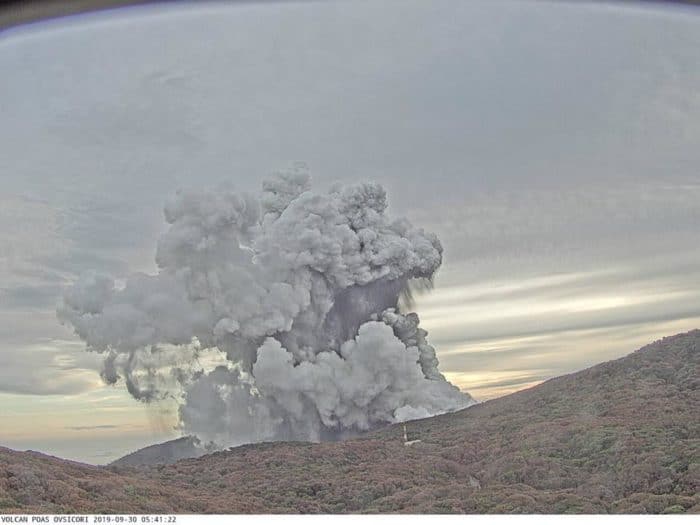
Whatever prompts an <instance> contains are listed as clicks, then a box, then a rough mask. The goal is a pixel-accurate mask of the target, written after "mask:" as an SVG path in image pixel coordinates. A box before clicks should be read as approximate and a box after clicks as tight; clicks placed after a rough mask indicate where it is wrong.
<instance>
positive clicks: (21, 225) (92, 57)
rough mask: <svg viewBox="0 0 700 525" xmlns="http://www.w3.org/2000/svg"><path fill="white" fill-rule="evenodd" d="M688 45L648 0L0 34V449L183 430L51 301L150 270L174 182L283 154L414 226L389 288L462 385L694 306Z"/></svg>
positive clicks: (221, 11)
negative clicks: (396, 285) (84, 279)
mask: <svg viewBox="0 0 700 525" xmlns="http://www.w3.org/2000/svg"><path fill="white" fill-rule="evenodd" d="M699 49H700V13H698V11H697V10H696V8H692V7H687V6H686V7H679V6H663V5H656V4H652V3H640V4H634V3H625V4H612V3H601V4H597V3H554V2H529V1H513V2H498V3H494V2H486V1H485V2H459V1H445V0H438V1H431V2H423V1H408V2H406V1H402V2H390V1H382V2H323V3H321V2H308V3H307V2H299V3H296V2H282V3H268V2H262V3H240V4H237V3H232V4H228V5H225V4H223V3H216V2H214V3H179V2H178V3H175V4H173V5H153V6H144V7H131V8H126V9H117V10H112V11H105V12H101V13H94V14H85V15H80V16H76V17H70V18H66V19H58V20H52V21H46V22H41V23H37V24H33V25H30V26H17V27H14V28H10V29H7V30H4V31H2V32H0V71H3V72H4V74H3V79H2V82H0V101H2V103H0V144H1V146H0V180H1V181H2V191H1V192H0V246H1V247H2V248H1V249H0V446H6V447H10V448H13V449H18V450H25V449H33V450H38V451H42V452H45V453H47V454H51V455H56V456H60V457H62V458H67V459H74V460H78V461H82V462H87V463H91V464H104V463H108V462H110V461H112V460H114V459H116V458H118V457H121V456H123V455H125V454H127V453H129V452H132V451H134V450H136V449H138V448H141V447H144V446H147V445H151V444H153V443H158V442H162V441H166V440H169V439H173V438H176V437H179V436H180V435H181V434H182V432H181V431H180V430H178V429H176V428H175V427H176V425H177V424H178V415H177V412H178V402H177V400H175V399H172V398H168V397H167V396H166V398H165V399H162V400H156V401H153V402H151V403H145V402H139V401H137V400H135V399H133V398H132V396H131V395H130V394H129V392H128V391H127V389H126V388H125V383H124V380H123V379H121V380H120V381H118V382H117V383H116V384H115V385H107V384H105V381H104V380H103V378H102V377H101V375H100V374H101V372H103V370H104V367H103V362H104V358H105V355H99V354H97V353H95V352H87V351H86V350H85V346H86V345H85V342H84V341H83V340H81V339H80V338H79V337H78V336H77V335H76V334H75V333H74V330H73V325H71V323H70V322H68V323H65V322H64V324H61V322H59V319H58V318H57V313H56V310H57V308H59V310H60V307H61V304H62V300H63V299H62V298H63V297H64V294H65V293H66V291H67V290H70V289H71V286H72V285H73V284H74V283H76V282H79V280H80V279H81V276H84V275H87V274H89V272H97V274H103V275H110V276H112V277H113V278H114V279H115V283H116V286H117V288H119V287H122V286H124V285H125V284H126V283H127V282H128V279H129V276H130V275H132V274H133V273H134V272H144V273H146V274H149V275H154V274H156V273H157V271H158V268H157V266H156V262H155V261H156V246H157V244H158V240H159V239H161V238H162V237H163V236H164V235H167V233H168V232H169V231H170V230H169V229H168V228H169V227H170V226H171V225H170V224H168V223H167V222H166V220H165V218H164V212H163V210H164V207H166V208H167V206H168V205H169V203H172V202H173V198H174V197H173V196H174V195H175V194H176V191H178V190H180V189H184V190H185V191H194V192H207V191H213V192H214V194H217V192H219V191H220V190H217V189H215V188H220V187H222V185H227V186H228V187H230V188H231V191H232V192H234V193H236V194H238V193H249V194H258V193H260V190H261V186H262V181H263V180H264V179H267V178H269V177H270V176H271V175H272V174H274V173H277V172H280V171H284V170H292V171H293V170H294V169H297V168H295V166H297V167H299V166H302V164H301V163H303V165H305V166H306V167H308V173H309V174H310V176H311V181H312V187H313V191H314V192H317V193H318V194H319V195H321V194H322V195H327V194H328V192H329V191H330V190H331V189H332V188H333V187H334V185H335V184H339V185H341V186H343V187H352V186H353V185H356V184H357V183H360V182H372V183H377V184H379V185H381V186H382V187H383V188H384V189H385V190H386V199H387V203H388V207H387V210H386V214H387V217H391V218H392V219H393V218H400V217H405V218H406V219H408V220H409V221H410V223H411V224H412V225H413V226H415V227H416V228H422V229H424V230H425V232H430V233H434V234H435V235H436V236H437V238H438V239H439V243H440V245H441V247H442V255H441V265H440V264H437V261H435V260H433V261H432V262H433V263H434V264H436V266H435V267H434V268H433V266H430V265H428V266H430V268H429V269H430V270H431V271H432V270H435V269H436V268H438V266H439V269H437V270H436V273H435V275H434V278H433V286H432V289H425V290H422V289H419V287H416V288H415V289H414V294H413V300H412V301H411V304H410V308H407V307H406V308H405V311H406V312H410V311H412V312H416V313H417V314H418V316H419V317H420V327H421V328H423V329H425V330H427V332H428V335H427V341H428V343H429V344H430V345H432V347H434V349H435V353H436V357H437V359H438V360H439V367H437V368H439V372H440V373H442V374H443V375H444V378H445V380H446V382H449V383H452V384H453V385H456V386H457V387H459V389H461V390H462V391H463V392H465V393H468V394H469V395H471V396H472V397H473V398H475V399H476V400H478V401H484V400H488V399H492V398H495V397H500V396H503V395H506V394H509V393H512V392H514V391H516V390H521V389H523V388H527V387H530V386H534V385H537V384H539V383H541V382H542V381H544V380H546V379H548V378H552V377H556V376H560V375H562V374H566V373H570V372H573V371H577V370H581V369H584V368H586V367H589V366H591V365H594V364H596V363H600V362H603V361H607V360H610V359H614V358H618V357H621V356H623V355H626V354H628V353H630V352H631V351H633V350H635V349H637V348H639V347H641V346H642V345H644V344H647V343H649V342H651V341H654V340H656V339H659V338H661V337H663V336H667V335H672V334H676V333H680V332H686V331H688V330H691V329H695V328H698V327H700V288H699V287H698V285H697V283H699V282H700V228H699V227H698V225H700V173H699V172H698V166H699V165H700V147H698V144H699V138H700V53H699V52H698V50H699ZM212 188H214V190H212ZM304 188H306V186H304ZM276 191H277V190H276ZM280 191H282V190H280ZM290 191H291V190H290ZM282 193H284V192H283V191H282ZM363 195H364V197H367V193H364V194H363ZM346 197H347V199H350V197H352V199H355V196H354V195H351V196H350V197H348V195H346ZM357 198H358V199H359V197H357ZM367 198H368V199H369V201H368V202H370V201H372V202H375V201H376V199H374V197H373V196H372V195H370V196H369V197H367ZM352 199H350V200H352ZM373 199H374V200H373ZM263 200H264V199H263ZM380 200H381V199H380ZM188 202H189V201H188ZM334 202H335V203H336V204H333V206H339V207H341V208H343V206H344V205H342V204H337V202H349V200H343V199H337V200H336V201H334ZM353 202H355V201H353ZM195 208H196V210H197V211H196V213H194V214H193V215H191V216H195V215H196V216H197V217H202V216H208V215H207V213H208V212H210V211H211V209H212V207H211V206H207V205H206V204H202V206H201V207H200V208H197V207H196V206H195ZM188 209H189V208H188ZM343 209H345V208H343ZM359 209H367V206H360V207H359ZM202 210H204V211H202ZM200 212H201V213H200ZM189 216H190V215H188V217H189ZM166 218H167V213H166ZM358 220H359V219H358ZM187 224H188V225H189V223H187ZM381 224H382V228H384V223H381ZM290 231H292V230H290ZM293 231H297V230H293ZM393 231H394V233H395V232H396V231H398V232H399V233H398V234H397V236H398V237H400V238H402V239H406V238H410V239H412V242H413V244H412V248H413V249H415V253H420V254H422V255H426V257H427V259H426V260H428V259H430V257H429V256H430V254H427V252H426V251H425V250H427V248H426V246H427V245H426V244H425V242H424V241H425V239H424V238H423V237H421V236H419V235H418V234H415V235H414V234H413V233H411V234H407V233H406V232H404V231H403V230H402V229H400V228H399V230H393ZM274 238H275V239H277V238H278V237H274ZM293 241H294V239H293V238H290V243H292V242H293ZM401 242H403V241H401ZM428 244H430V243H428ZM402 246H404V245H403V244H402ZM433 246H435V245H433ZM409 252H410V253H414V251H410V250H408V251H407V252H406V253H409ZM433 255H434V254H433ZM179 260H180V259H178V261H179ZM422 262H424V261H422V260H419V259H416V260H415V261H414V263H415V266H411V267H408V266H407V267H406V268H403V266H402V268H403V269H405V270H406V271H407V272H408V273H411V272H414V271H417V270H416V268H418V267H421V268H424V269H425V267H426V266H425V265H422ZM409 266H410V265H409ZM335 270H336V269H335V268H334V270H333V271H335ZM334 275H335V274H334ZM402 275H403V274H402ZM406 275H408V274H406ZM392 293H393V290H392ZM397 294H398V292H397ZM380 302H381V301H380ZM91 305H92V306H94V304H93V303H90V304H83V306H84V307H85V308H86V311H87V312H88V313H89V310H90V308H91ZM82 313H85V312H82ZM62 320H63V321H65V320H66V319H65V318H63V319H62ZM193 323H194V321H193ZM110 326H111V325H110ZM158 326H159V327H161V328H162V327H163V325H158ZM227 326H229V328H230V327H231V326H233V325H227ZM220 328H221V330H224V328H226V327H225V326H224V325H223V324H222V325H220ZM231 330H232V332H231V333H233V328H231ZM217 333H220V332H217ZM108 335H109V337H112V334H108ZM132 335H133V334H132ZM375 335H377V334H375ZM384 335H386V334H384ZM257 336H258V334H257V333H256V334H255V337H257ZM119 337H121V336H119ZM119 337H116V336H115V337H114V338H112V339H109V341H110V343H114V341H116V340H117V339H119ZM378 337H379V336H378ZM107 339H108V337H107V336H105V340H107ZM159 342H162V341H159ZM358 344H359V343H358ZM392 348H393V347H392ZM166 350H167V349H166ZM271 351H276V350H271ZM275 355H276V356H277V357H279V358H281V357H282V355H281V354H279V353H278V354H275ZM208 358H211V359H212V362H214V361H216V356H214V357H211V356H209V357H207V356H204V357H202V360H203V361H205V362H204V363H203V366H210V365H211V363H207V362H206V360H207V359H208ZM426 359H427V358H426ZM414 364H415V363H414ZM211 366H213V365H211ZM339 366H340V365H339ZM427 368H428V367H427V366H424V367H423V368H422V370H423V372H425V370H426V369H427ZM314 377H317V376H314ZM358 377H359V376H358ZM298 379H299V381H303V380H304V378H298ZM418 379H420V378H418ZM404 386H405V385H404ZM341 397H342V396H341ZM448 397H449V396H448ZM431 399H432V398H431ZM433 401H434V400H433ZM422 402H425V403H427V402H428V401H427V400H426V399H422ZM431 402H432V401H431ZM436 403H437V402H436ZM437 404H439V403H437ZM437 404H436V406H437ZM387 406H391V405H387ZM322 409H323V407H321V411H322Z"/></svg>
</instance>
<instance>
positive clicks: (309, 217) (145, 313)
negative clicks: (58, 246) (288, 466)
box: [58, 166, 473, 446]
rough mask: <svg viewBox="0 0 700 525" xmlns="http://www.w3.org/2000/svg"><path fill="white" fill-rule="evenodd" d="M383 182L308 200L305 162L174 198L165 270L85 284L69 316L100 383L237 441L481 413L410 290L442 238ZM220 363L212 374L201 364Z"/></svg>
mask: <svg viewBox="0 0 700 525" xmlns="http://www.w3.org/2000/svg"><path fill="white" fill-rule="evenodd" d="M386 208H387V200H386V193H385V191H384V189H383V188H382V187H381V186H380V185H378V184H372V183H363V184H356V185H352V186H342V187H341V186H338V187H334V188H332V189H331V190H330V191H329V192H328V193H315V192H313V191H312V190H311V186H310V179H309V176H308V175H307V174H306V171H305V169H304V168H303V166H295V167H294V169H292V170H290V171H288V172H284V173H280V174H277V175H276V176H274V177H273V178H272V179H271V180H268V181H266V182H264V184H263V191H262V194H261V195H259V196H257V197H254V196H250V195H243V194H238V193H235V192H233V191H230V190H229V189H226V188H219V189H217V190H212V191H209V190H202V191H187V192H179V193H177V194H176V195H175V197H174V198H172V199H171V200H170V201H169V202H168V203H167V204H166V206H165V218H166V220H167V222H168V223H169V224H170V228H169V230H168V231H167V232H166V233H165V234H164V235H163V236H162V237H161V239H160V240H159V242H158V249H157V255H156V262H157V264H158V267H159V271H158V273H157V274H156V275H145V274H135V275H132V276H131V277H130V278H129V279H128V280H127V281H126V283H125V284H124V286H123V287H118V288H117V287H115V282H114V280H112V279H110V278H108V277H104V276H99V275H96V274H90V275H86V276H84V277H82V278H81V279H80V280H79V281H78V282H77V283H76V284H75V285H74V286H73V287H72V288H71V289H69V290H68V291H67V292H66V294H65V296H64V301H63V304H62V306H61V307H60V308H59V311H58V314H59V318H60V319H62V320H64V321H67V322H68V323H70V324H71V325H72V326H73V327H74V329H75V332H76V333H77V334H78V335H79V336H80V337H81V338H82V339H83V340H84V341H85V342H86V344H87V347H88V349H89V350H92V351H96V352H102V353H104V354H105V356H106V358H105V366H104V372H103V377H104V379H105V380H106V381H107V382H108V383H116V382H117V381H118V380H119V379H120V378H123V379H124V381H125V383H126V386H127V388H128V389H129V392H130V393H131V394H132V395H133V396H134V397H135V398H138V399H141V400H145V401H150V400H153V399H159V398H164V397H167V396H176V397H177V398H178V399H179V400H180V402H181V407H180V413H179V414H180V420H181V426H182V429H183V431H184V432H186V433H190V434H193V435H196V436H197V437H198V438H200V440H202V441H203V442H211V443H214V444H216V445H219V446H230V445H236V444H241V443H246V442H254V441H262V440H279V439H301V440H323V439H337V438H339V437H343V436H346V435H351V434H353V433H356V432H358V431H362V430H367V429H370V428H373V427H376V426H379V425H382V424H386V423H391V422H397V421H403V420H408V419H413V418H418V417H425V416H429V415H434V414H438V413H442V412H446V411H451V410H456V409H460V408H463V407H465V406H468V405H469V404H472V403H473V400H472V398H471V397H470V396H469V395H468V394H464V393H462V392H460V391H459V389H457V388H456V387H455V386H453V385H452V384H450V383H449V382H447V381H446V380H445V378H444V376H443V375H442V374H441V373H440V372H439V370H438V361H437V359H436V357H435V350H434V349H433V347H432V346H430V345H429V344H428V342H427V341H426V335H427V333H426V331H425V330H422V329H421V328H419V321H418V316H417V315H416V314H413V313H411V314H403V313H400V312H399V310H398V304H399V298H400V297H401V295H402V294H405V293H407V291H408V290H409V285H410V284H409V283H410V282H416V280H419V281H423V282H426V281H429V280H430V279H431V278H432V276H433V275H434V273H435V271H436V270H437V269H438V267H439V266H440V263H441V261H442V246H441V245H440V242H439V240H438V239H437V237H436V236H435V235H433V234H430V233H426V232H424V231H423V230H422V229H419V228H414V227H413V226H412V225H411V224H410V223H409V222H408V221H406V220H404V219H391V218H390V217H388V216H387V214H386ZM212 351H214V352H219V353H220V355H221V356H222V357H225V359H221V360H220V361H221V362H222V363H225V364H222V365H220V366H217V367H215V368H213V369H212V367H209V368H208V369H206V368H205V367H202V366H201V365H200V364H199V363H200V359H201V357H202V355H203V354H205V353H207V352H209V353H211V352H212Z"/></svg>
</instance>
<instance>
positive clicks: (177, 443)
mask: <svg viewBox="0 0 700 525" xmlns="http://www.w3.org/2000/svg"><path fill="white" fill-rule="evenodd" d="M198 442H199V440H198V439H197V438H195V437H192V436H185V437H181V438H178V439H172V440H170V441H166V442H165V443H158V444H156V445H151V446H149V447H144V448H141V449H139V450H137V451H135V452H132V453H131V454H127V455H126V456H123V457H121V458H119V459H117V460H115V461H113V462H112V463H110V465H113V466H121V467H126V466H137V465H159V464H164V465H168V464H170V463H175V462H176V461H179V460H181V459H186V458H196V457H199V456H201V455H203V454H205V452H204V451H203V450H202V449H201V448H198V447H197V445H196V444H197V443H198Z"/></svg>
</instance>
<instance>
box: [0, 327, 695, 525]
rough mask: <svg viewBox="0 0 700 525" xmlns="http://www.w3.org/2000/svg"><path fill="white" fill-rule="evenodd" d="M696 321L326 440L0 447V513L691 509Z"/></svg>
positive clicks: (666, 510) (693, 489) (693, 485)
mask: <svg viewBox="0 0 700 525" xmlns="http://www.w3.org/2000/svg"><path fill="white" fill-rule="evenodd" d="M698 378H700V331H697V330H696V331H693V332H690V333H688V334H682V335H678V336H674V337H671V338H666V339H664V340H662V341H658V342H656V343H654V344H652V345H649V346H647V347H645V348H643V349H641V350H639V351H637V352H635V353H633V354H631V355H629V356H627V357H625V358H623V359H619V360H617V361H611V362H608V363H604V364H601V365H598V366H596V367H593V368H590V369H588V370H584V371H582V372H579V373H576V374H571V375H568V376H564V377H560V378H556V379H553V380H550V381H547V382H545V383H543V384H542V385H539V386H537V387H535V388H531V389H528V390H524V391H521V392H518V393H516V394H513V395H510V396H506V397H503V398H500V399H496V400H493V401H489V402H486V403H483V404H480V405H476V406H473V407H470V408H468V409H466V410H463V411H461V412H458V413H454V414H446V415H443V416H438V417H434V418H429V419H424V420H420V421H413V422H410V423H408V424H407V426H408V432H409V435H410V436H411V438H412V439H421V440H422V442H421V443H418V444H416V445H414V446H411V447H405V446H404V445H403V431H402V428H401V426H400V425H396V426H391V427H387V428H384V429H382V430H379V431H377V432H373V433H370V434H367V435H365V436H363V437H361V438H358V439H354V440H349V441H345V442H340V443H319V444H313V445H312V444H308V443H274V444H273V443H265V444H260V445H246V446H243V447H238V448H235V449H231V450H229V451H225V452H217V453H214V454H210V455H207V456H203V457H200V458H196V459H186V460H181V461H178V462H176V463H173V464H171V465H156V466H151V467H133V466H112V467H106V468H105V467H102V468H98V467H90V466H88V465H81V464H78V463H72V462H68V461H63V460H58V459H55V458H50V457H47V456H43V455H41V454H37V453H31V452H29V453H18V452H13V451H10V450H8V449H2V448H0V511H1V512H31V513H51V512H130V513H136V512H138V513H157V512H181V513H187V512H197V513H201V512H207V513H209V512H211V513H248V512H255V513H270V512H273V513H285V512H302V513H318V512H323V513H376V512H392V513H396V512H408V513H455V512H457V513H688V512H690V513H698V512H700V496H699V495H698V492H699V490H698V487H699V485H700V415H699V412H698V406H700V380H699V379H698Z"/></svg>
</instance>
